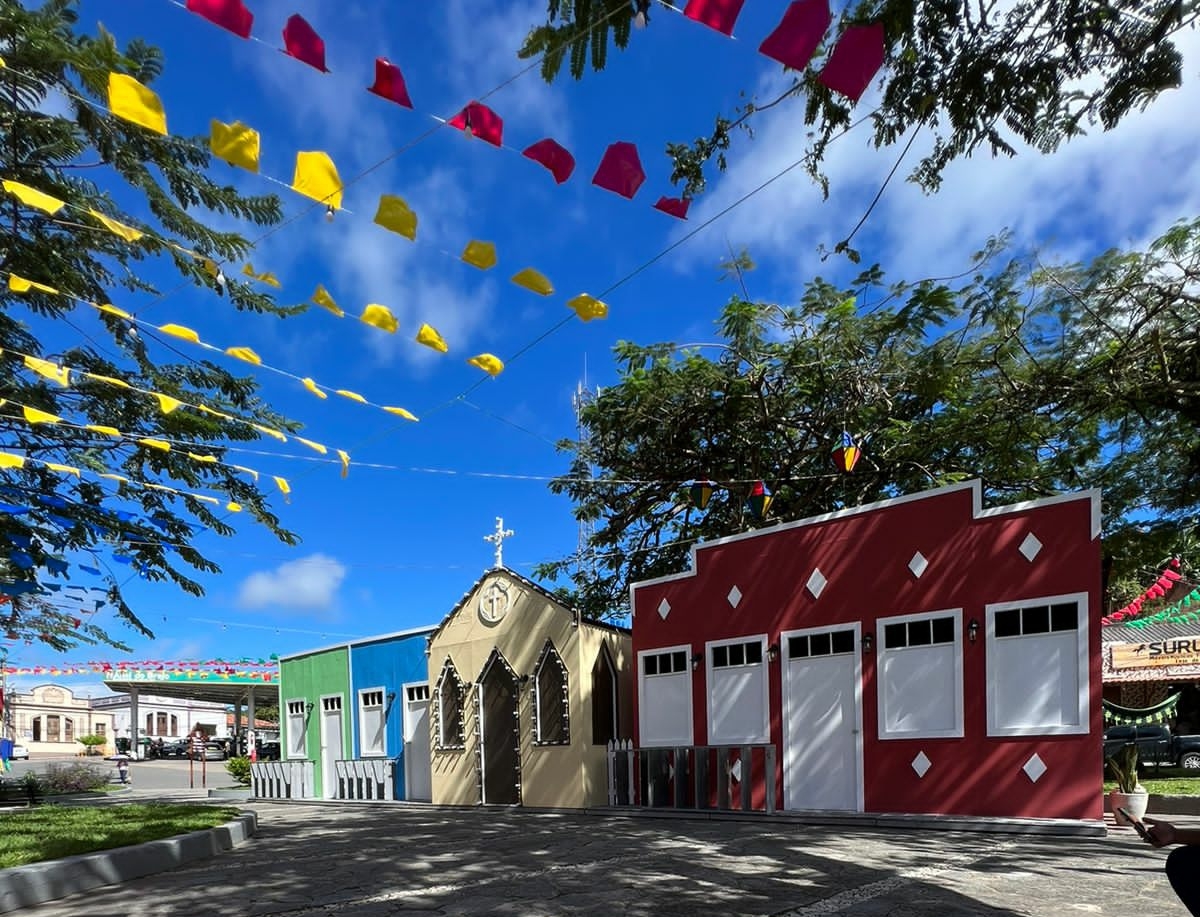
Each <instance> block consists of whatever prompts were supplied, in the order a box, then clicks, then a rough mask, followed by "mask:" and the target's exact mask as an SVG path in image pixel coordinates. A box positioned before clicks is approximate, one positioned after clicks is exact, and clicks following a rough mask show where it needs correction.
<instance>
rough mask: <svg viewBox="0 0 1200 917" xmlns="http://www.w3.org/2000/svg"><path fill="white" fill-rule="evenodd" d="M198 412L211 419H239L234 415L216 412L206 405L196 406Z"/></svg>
mask: <svg viewBox="0 0 1200 917" xmlns="http://www.w3.org/2000/svg"><path fill="white" fill-rule="evenodd" d="M196 410H197V411H199V412H200V413H201V414H208V415H209V416H211V417H219V418H221V420H237V418H236V417H234V416H233V415H232V414H226V413H225V412H224V411H217V410H214V409H213V408H210V407H209V406H208V405H206V404H198V405H196Z"/></svg>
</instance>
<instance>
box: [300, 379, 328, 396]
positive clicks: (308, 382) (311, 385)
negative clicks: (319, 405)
mask: <svg viewBox="0 0 1200 917" xmlns="http://www.w3.org/2000/svg"><path fill="white" fill-rule="evenodd" d="M300 381H301V382H303V383H304V387H305V388H306V389H308V390H309V391H310V392H312V393H313V394H314V395H316V396H317V397H318V398H320V399H321V400H322V401H324V400H325V399H326V398H328V397H329V396H328V395H326V394H325V393H324V392H323V391H321V389H320V387H319V386H318V385H317V383H315V382H313V380H312V379H310V378H308V376H305V377H304V378H303V379H301V380H300Z"/></svg>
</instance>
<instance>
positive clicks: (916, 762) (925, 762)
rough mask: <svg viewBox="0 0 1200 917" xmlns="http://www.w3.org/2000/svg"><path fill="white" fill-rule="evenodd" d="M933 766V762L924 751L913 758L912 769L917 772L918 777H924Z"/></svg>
mask: <svg viewBox="0 0 1200 917" xmlns="http://www.w3.org/2000/svg"><path fill="white" fill-rule="evenodd" d="M931 767H933V762H932V761H930V760H929V756H928V755H926V754H925V752H923V751H919V752H917V756H916V757H915V758H913V759H912V769H913V770H914V771H916V772H917V776H918V777H924V776H925V774H927V773H928V772H929V769H930V768H931Z"/></svg>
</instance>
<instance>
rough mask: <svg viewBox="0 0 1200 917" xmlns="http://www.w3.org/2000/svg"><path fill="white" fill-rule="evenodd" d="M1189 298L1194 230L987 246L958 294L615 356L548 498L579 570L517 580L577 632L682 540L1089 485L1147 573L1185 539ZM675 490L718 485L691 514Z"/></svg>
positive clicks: (805, 305)
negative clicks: (852, 458) (615, 375)
mask: <svg viewBox="0 0 1200 917" xmlns="http://www.w3.org/2000/svg"><path fill="white" fill-rule="evenodd" d="M1006 258H1007V260H1006ZM744 264H745V262H744V261H740V262H739V263H737V264H735V265H734V267H735V268H736V270H737V273H738V274H739V275H740V274H741V272H742V269H743V267H744ZM963 278H967V279H966V280H965V282H964V281H963ZM1197 278H1200V221H1197V222H1194V223H1190V224H1181V225H1179V226H1177V227H1175V228H1173V229H1172V230H1171V231H1170V232H1168V233H1167V234H1166V235H1165V236H1164V237H1163V238H1162V239H1160V240H1158V241H1157V242H1155V243H1154V244H1153V245H1152V246H1151V247H1150V248H1149V249H1148V250H1147V251H1146V252H1143V253H1120V252H1110V253H1106V254H1104V255H1102V256H1100V257H1099V258H1097V259H1095V260H1094V261H1092V262H1091V263H1090V264H1087V265H1066V266H1061V267H1047V266H1045V265H1043V264H1041V263H1040V262H1039V261H1038V260H1037V259H1036V258H1034V259H1018V258H1011V257H1008V256H1006V255H1005V253H1004V247H1003V242H1002V240H1001V241H997V242H995V243H994V244H992V245H991V246H989V248H988V249H987V250H986V251H985V252H982V253H980V255H979V256H978V257H977V259H976V261H975V263H974V264H973V265H972V266H971V268H970V269H969V270H968V271H966V272H965V273H964V274H963V275H960V276H959V277H958V278H948V279H941V280H926V281H922V282H920V283H916V284H904V283H900V284H895V285H892V286H890V287H889V286H887V285H886V284H885V279H884V275H883V273H882V272H881V271H880V270H879V269H878V268H877V267H876V268H872V269H870V270H868V271H865V272H864V273H863V274H861V275H860V276H859V277H858V278H856V279H855V280H854V282H853V283H852V284H851V285H850V286H849V287H848V288H846V289H839V288H837V287H835V286H833V285H832V284H830V283H828V282H826V281H824V280H822V279H820V278H818V279H816V280H814V281H812V282H811V283H809V284H808V286H807V289H806V291H805V293H804V295H803V296H802V297H801V300H800V303H799V305H797V306H795V307H789V308H784V307H781V306H779V305H776V304H774V303H761V302H752V301H750V299H749V298H748V296H746V295H744V294H743V295H738V296H734V297H733V298H732V299H731V300H730V302H729V303H728V304H727V305H726V306H725V308H724V310H723V311H722V313H721V317H720V321H719V329H720V333H719V335H718V336H717V339H716V340H714V341H711V342H699V343H689V344H673V343H662V344H653V345H649V346H640V345H637V344H633V343H629V342H622V343H620V344H618V345H617V348H616V354H617V359H618V362H619V366H620V380H619V382H618V384H616V385H614V386H611V387H609V388H606V389H604V390H603V392H602V393H601V394H600V395H599V396H598V397H597V398H596V399H595V400H594V401H593V402H592V403H591V404H590V405H588V406H587V407H586V408H585V409H584V410H583V413H582V422H583V425H584V429H585V434H586V435H585V436H584V437H583V438H582V440H581V441H580V442H570V441H568V442H565V443H563V444H562V448H563V449H564V450H565V451H568V452H570V453H573V461H572V464H571V467H570V469H569V471H568V473H567V474H565V475H564V476H562V477H561V478H558V479H556V480H555V481H554V482H553V484H552V485H551V487H552V490H553V491H554V492H556V493H565V494H567V495H568V496H569V497H570V498H571V499H572V500H573V501H574V503H575V514H576V516H577V518H580V519H585V520H589V521H591V522H593V523H595V525H596V529H595V535H594V537H593V539H592V542H591V544H590V546H589V549H590V552H589V554H588V555H587V556H585V557H582V558H580V557H567V558H563V559H561V560H559V561H557V562H554V563H551V564H547V565H544V566H543V567H542V568H541V569H540V570H539V571H538V573H539V575H541V576H544V577H548V578H553V579H557V580H559V581H560V582H562V581H564V580H566V581H569V582H570V585H569V586H568V587H565V588H564V590H563V591H564V594H565V597H566V598H567V599H568V600H569V601H572V602H574V603H575V604H576V605H577V606H578V607H580V608H581V609H582V610H583V612H584V613H585V614H587V615H589V616H594V617H606V616H609V615H612V614H621V613H623V612H624V611H625V610H626V609H627V596H628V587H629V584H630V583H632V582H637V581H639V580H643V579H648V578H652V577H656V576H662V575H665V574H670V573H678V572H680V571H683V570H685V569H686V568H687V564H688V554H689V549H690V548H691V546H692V545H693V544H694V543H696V542H698V541H702V540H706V539H711V538H715V537H720V536H724V535H729V534H732V533H736V532H741V531H746V530H748V529H752V528H754V527H757V526H760V525H763V524H773V523H775V522H779V521H786V520H789V519H796V518H803V517H807V516H811V515H815V514H819V513H823V512H828V511H831V510H836V509H839V508H842V507H847V506H854V505H859V504H862V503H866V502H870V501H873V500H878V499H883V498H886V497H891V496H896V495H898V494H903V493H911V492H915V491H919V490H924V489H928V488H930V487H934V486H938V485H942V484H947V483H952V482H956V481H961V480H965V479H970V478H976V477H977V478H980V479H981V480H982V483H983V489H984V493H985V498H986V499H988V500H989V501H992V502H1011V501H1017V500H1023V499H1032V498H1036V497H1042V496H1046V495H1049V494H1053V493H1056V492H1060V491H1062V490H1071V489H1078V488H1085V487H1101V488H1103V499H1104V508H1105V528H1106V535H1112V536H1115V537H1116V538H1117V540H1118V542H1119V543H1120V544H1121V545H1122V554H1121V557H1122V561H1123V563H1124V564H1128V565H1129V569H1135V568H1136V567H1137V566H1138V565H1139V564H1141V565H1153V564H1155V563H1158V561H1159V560H1160V559H1161V557H1162V555H1163V552H1164V551H1170V550H1172V549H1173V548H1177V547H1178V546H1179V545H1185V546H1186V545H1187V544H1191V545H1192V546H1194V545H1195V544H1196V539H1195V535H1196V533H1197V530H1198V523H1197V518H1196V512H1197V507H1198V505H1200V484H1198V481H1200V475H1198V474H1197V471H1196V469H1197V468H1200V464H1197V463H1200V332H1198V331H1197V321H1196V319H1197V317H1198V315H1200V309H1197V308H1196V301H1195V299H1194V296H1195V291H1196V280H1197ZM843 430H846V431H849V432H851V433H852V434H853V435H855V436H856V437H857V438H858V439H859V441H860V442H862V444H863V446H864V455H863V458H862V459H861V461H860V463H859V465H858V467H857V468H856V469H855V470H854V472H853V473H852V474H843V473H839V472H838V471H837V470H836V469H835V468H834V467H833V466H832V463H831V462H830V459H829V456H830V450H831V449H833V448H834V447H836V446H837V445H838V444H839V442H840V439H841V434H842V431H843ZM696 479H710V480H712V481H714V482H716V484H717V486H718V490H719V493H718V494H717V495H716V496H714V497H713V499H712V502H711V503H710V504H709V506H708V508H707V509H706V510H705V511H700V510H699V509H698V508H697V507H696V506H695V505H693V503H692V502H691V500H690V499H689V498H688V490H687V485H688V482H690V481H692V480H696ZM757 480H762V481H765V482H766V484H767V486H768V487H769V488H770V489H771V490H772V491H773V492H774V502H773V504H772V506H771V511H770V516H769V518H768V519H766V520H765V521H764V520H759V519H756V518H754V517H753V515H752V514H751V513H749V512H748V510H747V506H746V497H747V495H748V493H749V490H750V487H751V485H752V483H753V482H754V481H757ZM1147 522H1149V524H1147ZM1142 529H1147V531H1146V532H1142V531H1141V530H1142ZM1189 539H1190V541H1189ZM1187 563H1188V564H1190V565H1192V566H1196V565H1200V556H1196V555H1194V552H1193V554H1192V555H1191V556H1189V557H1188V558H1187Z"/></svg>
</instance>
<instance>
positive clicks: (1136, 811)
mask: <svg viewBox="0 0 1200 917" xmlns="http://www.w3.org/2000/svg"><path fill="white" fill-rule="evenodd" d="M1149 803H1150V794H1149V793H1147V792H1146V791H1145V790H1141V791H1139V792H1136V793H1122V792H1119V791H1118V790H1113V791H1112V792H1111V793H1109V794H1108V806H1109V810H1110V811H1111V812H1112V814H1113V818H1114V819H1115V820H1116V823H1117V824H1118V825H1128V824H1129V821H1128V820H1127V819H1126V818H1125V817H1124V816H1123V815H1122V814H1121V813H1120V812H1118V811H1117V809H1124V810H1125V811H1126V812H1128V813H1129V814H1130V815H1132V816H1133V817H1134V818H1136V819H1137V820H1138V821H1141V820H1142V817H1143V816H1144V815H1145V814H1146V806H1147V805H1149Z"/></svg>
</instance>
